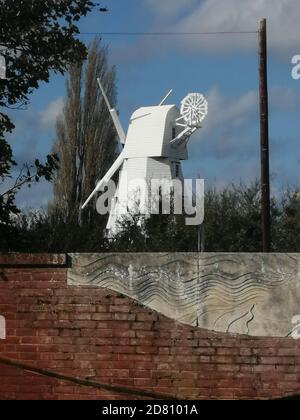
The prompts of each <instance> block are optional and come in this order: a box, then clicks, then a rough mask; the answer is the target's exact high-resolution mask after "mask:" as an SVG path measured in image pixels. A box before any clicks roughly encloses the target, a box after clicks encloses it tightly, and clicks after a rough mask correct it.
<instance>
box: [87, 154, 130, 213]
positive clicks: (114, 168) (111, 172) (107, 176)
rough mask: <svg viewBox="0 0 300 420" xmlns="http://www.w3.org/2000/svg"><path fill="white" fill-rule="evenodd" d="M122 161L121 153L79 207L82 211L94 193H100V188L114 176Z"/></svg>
mask: <svg viewBox="0 0 300 420" xmlns="http://www.w3.org/2000/svg"><path fill="white" fill-rule="evenodd" d="M123 160H124V158H123V153H121V154H120V155H119V157H118V158H117V160H116V161H115V163H114V164H113V165H112V167H111V168H110V169H109V170H108V171H107V172H106V174H105V175H104V177H103V178H102V179H101V180H100V181H99V182H98V184H97V185H96V188H95V189H94V191H93V192H92V194H91V195H90V196H89V198H88V199H87V200H86V202H85V203H84V204H83V206H82V207H81V208H82V209H84V208H85V207H86V206H87V205H88V203H89V202H90V201H91V199H92V198H93V197H94V195H95V194H96V192H97V191H100V189H101V187H102V186H103V185H104V184H107V183H108V181H109V180H110V179H111V178H112V177H113V176H114V174H115V173H116V172H117V170H118V169H119V168H120V166H121V165H122V164H123Z"/></svg>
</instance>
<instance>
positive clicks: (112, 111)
mask: <svg viewBox="0 0 300 420" xmlns="http://www.w3.org/2000/svg"><path fill="white" fill-rule="evenodd" d="M97 81H98V84H99V87H100V90H101V92H102V95H103V98H104V100H105V103H106V105H107V108H108V110H109V112H110V115H111V118H112V120H113V123H114V125H115V128H116V131H117V133H118V136H119V139H120V142H121V143H122V144H125V140H126V135H125V132H124V130H123V127H122V125H121V122H120V119H119V116H118V113H117V111H116V110H115V108H112V107H111V106H110V103H109V100H108V98H107V96H106V93H105V90H104V88H103V86H102V84H101V81H100V79H99V78H98V79H97Z"/></svg>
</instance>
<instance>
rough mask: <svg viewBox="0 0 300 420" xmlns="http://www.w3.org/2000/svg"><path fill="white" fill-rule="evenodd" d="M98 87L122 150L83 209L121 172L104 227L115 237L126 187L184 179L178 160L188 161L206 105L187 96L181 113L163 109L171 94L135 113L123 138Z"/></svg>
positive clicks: (199, 96) (113, 112)
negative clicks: (141, 181) (191, 140)
mask: <svg viewBox="0 0 300 420" xmlns="http://www.w3.org/2000/svg"><path fill="white" fill-rule="evenodd" d="M98 83H99V86H100V89H101V92H102V94H103V97H104V99H105V102H106V104H107V106H108V108H109V111H110V114H111V117H112V120H113V122H114V125H115V128H116V131H117V134H118V137H119V139H120V142H121V144H122V145H124V147H123V150H122V152H121V153H120V155H119V157H118V158H117V160H116V161H115V162H114V164H113V165H112V167H111V168H110V169H109V170H108V172H107V173H106V175H105V176H104V177H103V178H102V179H101V180H100V181H99V182H98V184H97V186H96V188H95V189H94V191H93V192H92V193H91V195H90V196H89V197H88V199H87V200H86V202H85V203H84V204H83V206H82V208H84V207H85V206H86V205H87V204H88V203H89V201H90V200H91V199H92V197H93V196H94V195H95V194H96V193H97V191H100V190H102V188H103V186H104V185H106V184H107V183H108V182H109V181H110V180H111V178H112V177H113V176H114V175H115V173H116V172H117V171H118V170H119V169H120V173H119V182H118V187H117V190H116V193H115V197H114V198H113V207H114V210H115V211H113V212H110V215H109V219H108V223H107V229H108V231H109V232H111V233H114V232H116V231H117V228H116V225H117V222H118V217H119V216H118V215H119V214H122V211H118V206H122V202H123V198H124V199H127V200H128V197H127V194H128V190H127V186H128V184H130V183H131V181H134V180H136V179H144V180H145V181H146V183H147V182H148V181H151V179H153V178H155V179H167V180H174V179H180V180H182V179H183V175H182V170H181V160H186V159H187V158H188V153H187V143H188V140H189V138H190V136H191V135H192V134H193V133H194V132H195V131H196V130H197V129H199V128H200V127H201V123H202V121H203V120H204V118H205V117H206V115H207V111H208V104H207V100H206V98H205V97H204V96H203V95H202V94H200V93H190V94H188V95H187V96H186V97H185V98H184V99H183V100H182V101H181V107H180V110H179V109H178V108H177V107H176V105H165V102H166V100H167V98H168V97H169V96H170V94H171V93H172V90H171V91H170V92H169V93H168V94H167V95H166V96H165V97H164V99H163V100H162V101H161V102H160V103H159V105H157V106H148V107H142V108H139V109H138V110H136V111H135V112H134V113H133V114H132V116H131V119H130V121H129V127H128V132H127V135H125V132H124V130H123V128H122V126H121V123H120V120H119V117H118V114H117V112H116V110H115V109H114V108H111V106H110V104H109V101H108V98H107V96H106V94H105V91H104V89H103V87H102V85H101V82H100V80H99V79H98ZM140 194H142V192H140ZM131 210H132V209H131ZM123 213H124V211H123Z"/></svg>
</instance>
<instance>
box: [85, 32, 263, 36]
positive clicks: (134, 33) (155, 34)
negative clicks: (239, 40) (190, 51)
mask: <svg viewBox="0 0 300 420" xmlns="http://www.w3.org/2000/svg"><path fill="white" fill-rule="evenodd" d="M257 33H258V31H203V32H80V34H78V35H125V36H127V35H129V36H198V35H240V34H244V35H249V34H257Z"/></svg>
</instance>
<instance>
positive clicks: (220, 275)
mask: <svg viewBox="0 0 300 420" xmlns="http://www.w3.org/2000/svg"><path fill="white" fill-rule="evenodd" d="M69 257H70V259H71V267H70V268H69V269H68V284H69V285H75V286H81V285H84V286H94V287H102V288H107V289H111V290H114V291H117V292H120V293H122V294H124V295H127V296H129V297H131V298H133V299H135V300H137V301H138V302H139V303H141V304H143V305H146V306H148V307H149V308H151V309H154V310H156V311H158V312H160V313H162V314H163V315H165V316H167V317H169V318H171V319H174V320H177V321H180V322H182V323H185V324H189V325H192V326H198V327H200V328H206V329H209V330H212V331H219V332H230V333H237V334H248V335H252V336H269V337H288V336H291V335H292V332H293V328H295V327H296V326H295V325H293V323H292V319H293V317H294V316H295V315H300V268H299V263H300V254H246V253H245V254H229V253H228V254H227V253H221V254H217V253H204V254H197V253H140V254H139V253H137V254H129V253H124V254H122V253H120V254H70V255H69Z"/></svg>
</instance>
